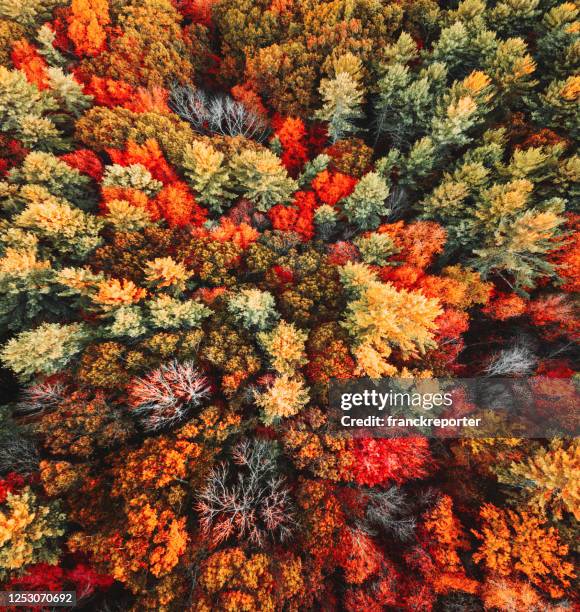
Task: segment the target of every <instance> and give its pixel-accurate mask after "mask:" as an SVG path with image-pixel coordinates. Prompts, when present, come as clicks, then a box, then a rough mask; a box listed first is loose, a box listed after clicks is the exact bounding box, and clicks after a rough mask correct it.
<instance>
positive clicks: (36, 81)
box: [11, 38, 49, 90]
mask: <svg viewBox="0 0 580 612" xmlns="http://www.w3.org/2000/svg"><path fill="white" fill-rule="evenodd" d="M11 59H12V63H13V64H14V67H15V68H18V69H19V70H22V72H24V74H25V75H26V78H27V80H28V82H29V83H32V84H33V85H36V86H37V87H38V89H40V90H43V89H48V87H49V83H48V74H47V72H46V71H47V69H48V64H47V63H46V61H45V60H44V58H43V57H42V56H41V55H40V54H39V53H38V51H37V50H36V47H34V46H32V45H31V44H30V43H29V42H28V41H27V40H26V39H25V38H22V39H20V40H17V41H15V42H14V43H13V44H12V55H11Z"/></svg>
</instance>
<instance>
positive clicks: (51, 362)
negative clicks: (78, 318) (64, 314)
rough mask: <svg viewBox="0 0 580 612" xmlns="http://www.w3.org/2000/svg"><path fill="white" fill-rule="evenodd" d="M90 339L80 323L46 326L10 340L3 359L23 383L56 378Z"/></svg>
mask: <svg viewBox="0 0 580 612" xmlns="http://www.w3.org/2000/svg"><path fill="white" fill-rule="evenodd" d="M87 339H88V333H87V331H86V329H85V327H84V326H83V325H82V324H80V323H71V324H69V325H61V324H59V323H43V324H42V325H40V326H38V327H36V328H35V329H31V330H29V331H24V332H21V333H20V334H18V335H17V336H16V337H15V338H12V339H11V340H9V341H8V342H7V343H6V345H5V346H4V348H3V349H2V352H1V353H0V359H2V362H3V363H4V365H5V366H6V367H9V368H10V369H12V370H13V371H14V372H16V373H17V374H18V375H19V376H20V378H21V379H22V380H28V379H30V378H32V376H33V375H34V374H55V373H56V372H59V371H61V370H62V369H63V368H64V367H65V366H66V365H67V364H68V363H69V362H70V360H71V359H72V358H73V357H74V356H75V355H77V354H78V353H79V352H80V351H81V349H82V348H83V345H84V343H85V342H86V341H87Z"/></svg>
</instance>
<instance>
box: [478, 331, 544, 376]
mask: <svg viewBox="0 0 580 612" xmlns="http://www.w3.org/2000/svg"><path fill="white" fill-rule="evenodd" d="M537 362H538V359H537V357H536V355H535V354H534V352H533V351H532V349H531V348H530V346H529V344H528V343H527V342H526V340H525V339H523V338H518V339H517V340H516V342H515V344H514V345H513V346H510V347H509V348H506V349H503V350H502V351H499V352H498V353H495V354H494V355H492V357H491V359H490V361H489V363H488V364H487V366H486V368H485V374H486V375H487V376H526V375H529V374H531V373H532V372H533V371H534V369H535V367H536V364H537Z"/></svg>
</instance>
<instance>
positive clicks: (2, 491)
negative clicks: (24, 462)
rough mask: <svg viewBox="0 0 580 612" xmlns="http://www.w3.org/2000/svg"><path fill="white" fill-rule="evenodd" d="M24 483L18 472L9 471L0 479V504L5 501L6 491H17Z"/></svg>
mask: <svg viewBox="0 0 580 612" xmlns="http://www.w3.org/2000/svg"><path fill="white" fill-rule="evenodd" d="M25 484H26V481H25V480H24V478H23V477H22V476H20V474H16V473H15V472H9V473H8V474H7V475H6V478H5V479H4V480H0V504H1V503H2V502H4V501H6V496H7V495H8V493H13V492H15V491H16V492H18V491H20V489H22V487H23V486H24V485H25Z"/></svg>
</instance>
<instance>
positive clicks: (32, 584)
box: [10, 563, 114, 600]
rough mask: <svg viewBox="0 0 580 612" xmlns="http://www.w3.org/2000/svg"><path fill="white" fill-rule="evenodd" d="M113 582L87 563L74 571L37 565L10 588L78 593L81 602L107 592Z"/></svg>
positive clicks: (55, 566) (80, 564)
mask: <svg viewBox="0 0 580 612" xmlns="http://www.w3.org/2000/svg"><path fill="white" fill-rule="evenodd" d="M113 582H114V580H113V578H111V577H110V576H106V575H104V574H99V573H97V572H96V571H95V570H94V569H93V568H92V567H90V566H89V565H87V564H86V563H77V564H76V565H75V566H74V567H73V568H72V569H65V568H62V567H60V566H58V565H49V564H48V563H37V564H35V565H30V566H29V567H28V568H27V570H26V573H25V574H23V575H22V576H18V577H16V578H14V579H13V580H12V581H11V583H10V586H11V587H19V588H20V590H24V591H63V590H66V591H76V593H77V599H78V600H80V599H83V598H86V597H90V596H91V595H92V594H93V593H94V592H95V591H97V590H107V589H108V588H110V587H111V586H112V584H113Z"/></svg>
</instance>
